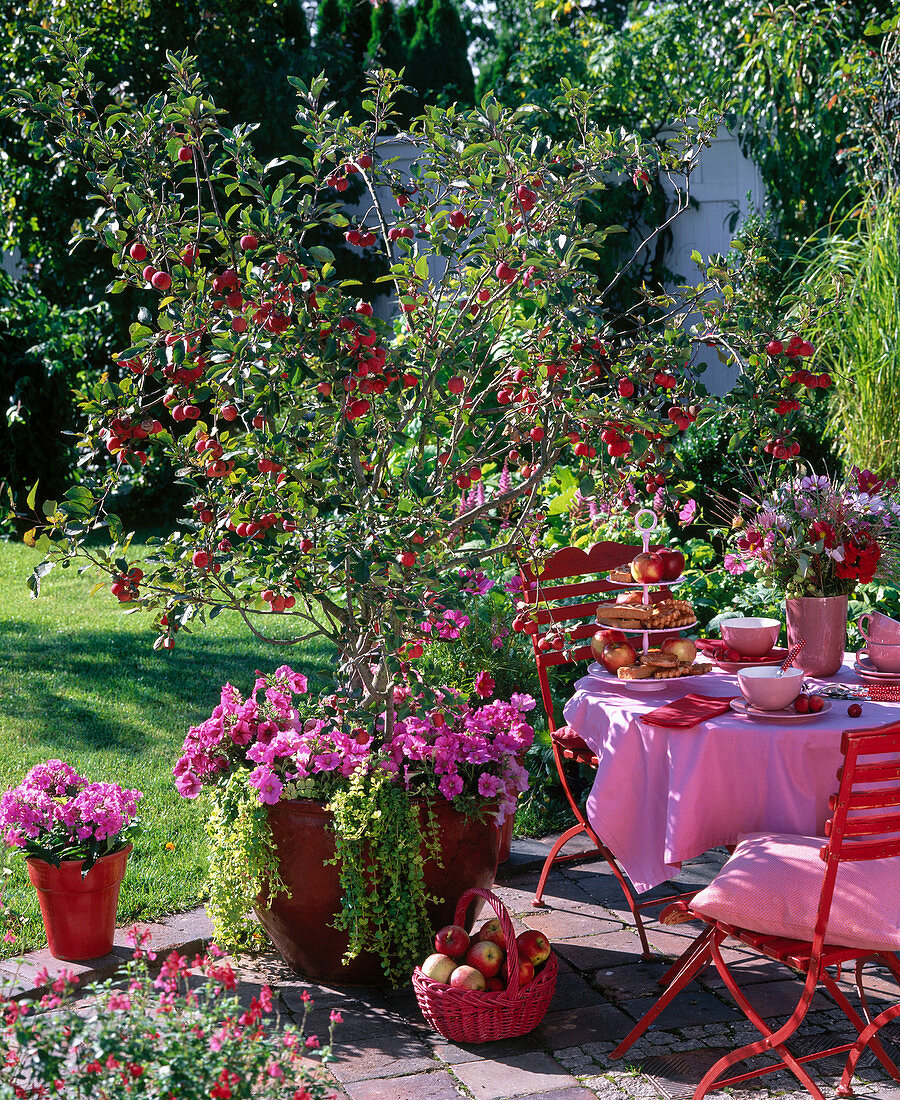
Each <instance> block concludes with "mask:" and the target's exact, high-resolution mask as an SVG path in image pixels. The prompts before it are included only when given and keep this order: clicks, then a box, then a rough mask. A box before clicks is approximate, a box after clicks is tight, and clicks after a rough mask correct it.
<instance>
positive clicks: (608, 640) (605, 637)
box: [591, 630, 628, 661]
mask: <svg viewBox="0 0 900 1100" xmlns="http://www.w3.org/2000/svg"><path fill="white" fill-rule="evenodd" d="M627 640H628V639H627V638H626V637H625V635H624V634H623V633H622V631H621V630H598V631H597V633H596V634H594V635H593V637H592V638H591V655H592V656H593V657H594V659H595V660H597V661H600V660H602V659H603V657H602V654H603V650H604V649H605V648H606V646H608V645H620V644H621V643H622V642H625V641H627Z"/></svg>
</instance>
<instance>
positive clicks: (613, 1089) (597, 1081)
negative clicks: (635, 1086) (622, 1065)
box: [582, 1077, 628, 1100]
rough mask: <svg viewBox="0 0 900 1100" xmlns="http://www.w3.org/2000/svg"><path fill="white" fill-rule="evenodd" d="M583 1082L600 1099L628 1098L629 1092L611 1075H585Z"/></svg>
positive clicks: (621, 1099)
mask: <svg viewBox="0 0 900 1100" xmlns="http://www.w3.org/2000/svg"><path fill="white" fill-rule="evenodd" d="M582 1083H583V1085H584V1087H585V1088H586V1089H589V1090H590V1091H591V1094H592V1095H593V1096H596V1097H598V1100H626V1097H627V1096H628V1093H627V1092H625V1090H624V1089H623V1088H621V1087H620V1086H619V1083H618V1082H617V1081H615V1080H612V1079H611V1078H609V1077H584V1078H582Z"/></svg>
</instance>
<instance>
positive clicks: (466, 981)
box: [448, 966, 487, 993]
mask: <svg viewBox="0 0 900 1100" xmlns="http://www.w3.org/2000/svg"><path fill="white" fill-rule="evenodd" d="M448 984H449V985H451V986H452V987H453V988H454V989H473V990H475V991H476V992H481V993H483V992H484V989H485V986H486V985H487V983H486V981H485V977H484V974H482V973H481V971H480V970H476V969H475V967H474V966H458V967H457V968H456V969H455V970H454V971H453V973H452V974H451V975H450V982H449V983H448Z"/></svg>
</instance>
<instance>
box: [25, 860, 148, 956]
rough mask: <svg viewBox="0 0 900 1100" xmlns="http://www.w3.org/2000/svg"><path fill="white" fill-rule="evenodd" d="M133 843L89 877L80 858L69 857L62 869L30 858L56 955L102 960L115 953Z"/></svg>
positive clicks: (99, 863)
mask: <svg viewBox="0 0 900 1100" xmlns="http://www.w3.org/2000/svg"><path fill="white" fill-rule="evenodd" d="M131 847H132V846H131V845H130V844H126V845H125V846H124V847H122V848H119V849H118V850H117V851H115V852H111V853H110V854H109V855H108V856H101V857H100V859H98V860H97V862H96V863H95V864H94V866H93V867H92V868H91V869H90V871H88V873H87V874H86V875H85V877H84V879H83V880H82V877H81V866H82V863H83V862H84V861H83V860H80V859H66V860H63V861H62V863H60V865H59V867H54V866H53V864H52V863H45V862H44V860H42V859H37V858H36V857H34V856H30V857H29V858H28V859H27V860H26V861H25V862H26V865H27V867H28V876H29V878H30V879H31V881H32V883H33V884H34V887H35V889H36V890H37V894H38V901H39V902H40V903H41V916H42V917H43V918H44V930H45V931H46V933H47V943H48V945H49V947H50V954H51V955H52V956H53V957H54V958H55V959H65V960H66V961H71V962H75V961H79V960H82V959H99V958H100V956H101V955H108V954H109V953H110V951H112V946H113V937H114V936H115V933H116V908H117V906H118V904H119V887H120V886H121V885H122V879H123V878H124V876H125V864H126V863H127V862H128V856H129V855H130V853H131Z"/></svg>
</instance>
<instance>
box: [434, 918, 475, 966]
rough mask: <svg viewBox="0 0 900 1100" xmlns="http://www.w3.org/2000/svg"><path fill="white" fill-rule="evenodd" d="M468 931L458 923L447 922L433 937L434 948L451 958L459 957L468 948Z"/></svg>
mask: <svg viewBox="0 0 900 1100" xmlns="http://www.w3.org/2000/svg"><path fill="white" fill-rule="evenodd" d="M469 943H470V940H469V933H468V932H467V931H466V930H465V928H461V927H460V926H459V925H458V924H448V925H446V926H445V927H444V928H441V929H440V931H439V932H438V933H437V934H436V935H435V937H434V949H435V951H437V952H438V953H439V954H441V955H449V956H450V958H451V959H461V958H462V957H463V955H465V953H466V952H467V951H468V950H469Z"/></svg>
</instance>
